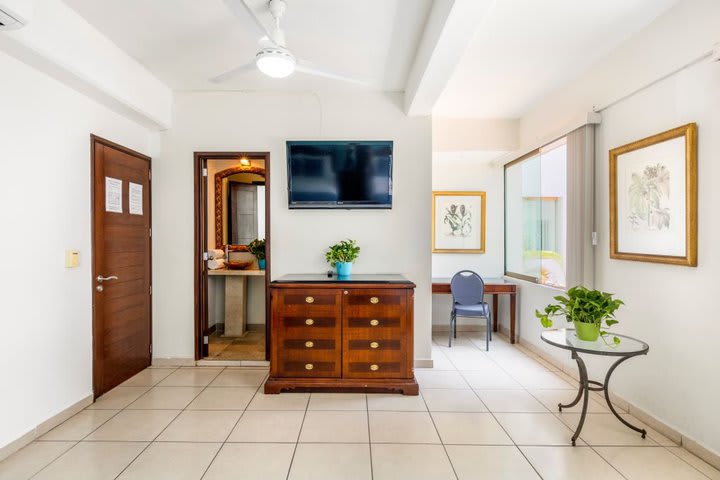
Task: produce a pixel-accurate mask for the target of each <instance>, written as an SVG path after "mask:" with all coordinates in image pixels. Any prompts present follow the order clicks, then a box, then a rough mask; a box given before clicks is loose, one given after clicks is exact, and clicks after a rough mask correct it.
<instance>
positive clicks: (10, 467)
mask: <svg viewBox="0 0 720 480" xmlns="http://www.w3.org/2000/svg"><path fill="white" fill-rule="evenodd" d="M73 445H75V442H33V443H31V444H29V445H28V446H26V447H24V448H22V449H20V450H18V451H17V452H15V453H14V454H12V455H11V456H9V457H8V458H6V459H5V460H3V461H2V462H0V480H23V479H26V478H30V477H32V476H33V475H35V474H36V473H37V472H39V471H40V470H41V469H43V468H44V467H45V466H46V465H48V464H50V462H52V461H53V460H55V459H56V458H58V457H59V456H60V455H62V454H63V453H65V452H66V451H68V450H69V449H70V448H72V446H73Z"/></svg>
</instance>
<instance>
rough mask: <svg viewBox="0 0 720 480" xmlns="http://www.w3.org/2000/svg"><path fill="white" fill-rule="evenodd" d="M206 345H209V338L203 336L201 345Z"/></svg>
mask: <svg viewBox="0 0 720 480" xmlns="http://www.w3.org/2000/svg"><path fill="white" fill-rule="evenodd" d="M208 343H210V338H208V336H207V335H205V336H204V337H203V344H205V345H207V344H208Z"/></svg>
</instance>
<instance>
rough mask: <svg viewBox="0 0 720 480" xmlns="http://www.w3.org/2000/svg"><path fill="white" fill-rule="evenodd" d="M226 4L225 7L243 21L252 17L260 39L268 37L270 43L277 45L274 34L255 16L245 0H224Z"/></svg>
mask: <svg viewBox="0 0 720 480" xmlns="http://www.w3.org/2000/svg"><path fill="white" fill-rule="evenodd" d="M223 1H224V2H225V5H227V7H228V8H229V9H230V11H231V12H233V14H234V15H235V16H236V17H238V18H240V19H241V20H244V19H245V18H246V17H250V18H251V19H252V23H253V25H254V26H255V28H256V29H257V35H258V37H267V41H268V42H272V44H273V45H275V42H274V41H273V40H272V39H273V35H272V33H271V32H270V31H269V30H268V29H267V28H266V27H265V25H263V24H262V22H261V21H260V19H259V18H257V17H256V16H255V13H253V11H252V10H251V9H250V7H248V5H247V3H245V0H223Z"/></svg>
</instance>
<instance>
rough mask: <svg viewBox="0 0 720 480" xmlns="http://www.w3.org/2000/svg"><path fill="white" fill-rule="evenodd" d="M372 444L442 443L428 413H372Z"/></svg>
mask: <svg viewBox="0 0 720 480" xmlns="http://www.w3.org/2000/svg"><path fill="white" fill-rule="evenodd" d="M369 415H370V442H372V443H440V437H438V434H437V431H436V430H435V426H434V425H433V422H432V419H431V418H430V414H429V413H427V412H370V414H369Z"/></svg>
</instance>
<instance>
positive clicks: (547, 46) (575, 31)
mask: <svg viewBox="0 0 720 480" xmlns="http://www.w3.org/2000/svg"><path fill="white" fill-rule="evenodd" d="M675 3H677V0H496V1H495V4H494V6H493V7H492V8H491V10H490V11H489V13H488V15H487V16H486V17H485V19H484V20H483V23H482V25H479V26H478V30H477V31H476V33H475V36H474V37H473V39H472V40H471V41H470V43H469V45H468V47H467V50H466V51H465V53H464V54H463V56H462V59H461V60H460V63H459V64H458V66H457V68H456V69H455V71H454V73H453V75H452V76H451V78H450V81H449V82H448V83H447V86H446V87H445V90H444V91H443V93H442V94H441V96H440V98H439V99H438V101H437V102H436V104H435V106H434V108H433V114H434V115H438V116H443V117H459V118H519V117H521V116H522V115H523V114H524V113H525V112H526V111H527V110H528V109H529V108H530V107H531V106H532V105H533V104H534V103H535V102H536V101H538V100H539V99H540V98H542V97H544V96H546V95H547V94H549V93H550V92H551V91H553V90H555V89H557V88H560V87H561V86H562V85H564V84H566V83H567V82H569V81H570V80H572V79H573V78H575V77H577V76H579V75H580V74H581V73H582V72H583V71H584V70H586V69H587V68H589V67H590V66H591V65H592V64H593V63H595V62H597V61H598V60H599V59H600V58H602V57H603V56H604V55H606V54H607V53H609V52H610V51H612V50H613V49H615V48H616V47H617V46H619V45H620V44H621V43H622V42H623V41H624V40H626V39H627V38H629V37H630V36H631V35H632V34H633V33H635V32H637V31H638V30H640V29H642V28H643V27H644V26H645V25H647V24H649V23H650V22H651V21H652V20H653V19H654V18H656V17H657V16H658V15H659V14H661V13H662V12H664V11H665V10H667V9H668V8H669V7H671V6H672V5H673V4H675ZM689 28H690V27H689ZM618 75H622V72H618Z"/></svg>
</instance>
